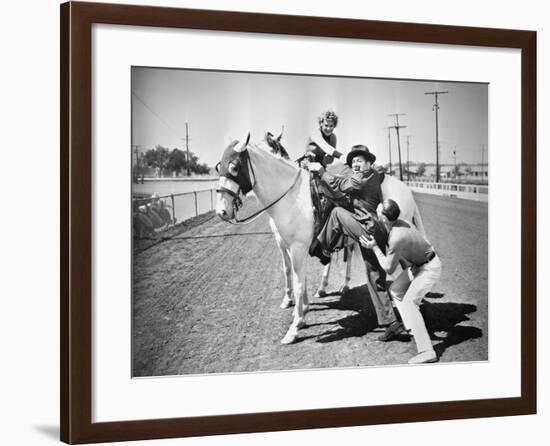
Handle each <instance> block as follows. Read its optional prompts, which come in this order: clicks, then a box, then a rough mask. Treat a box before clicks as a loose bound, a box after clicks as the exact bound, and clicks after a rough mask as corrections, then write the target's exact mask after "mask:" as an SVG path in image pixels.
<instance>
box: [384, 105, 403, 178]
mask: <svg viewBox="0 0 550 446" xmlns="http://www.w3.org/2000/svg"><path fill="white" fill-rule="evenodd" d="M403 115H405V113H391V114H389V115H388V116H395V125H392V126H391V127H390V128H392V129H395V132H396V133H397V153H398V154H399V179H400V180H401V181H403V165H402V163H401V138H400V137H399V129H404V128H406V127H407V126H406V125H399V116H403Z"/></svg>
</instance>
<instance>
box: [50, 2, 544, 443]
mask: <svg viewBox="0 0 550 446" xmlns="http://www.w3.org/2000/svg"><path fill="white" fill-rule="evenodd" d="M96 23H101V24H115V25H131V26H151V27H153V26H154V27H172V28H189V29H200V30H216V31H237V32H251V33H273V34H286V35H298V36H317V37H337V38H354V39H370V40H384V41H390V42H397V41H398V42H416V43H435V44H449V45H470V46H483V47H497V48H515V49H520V50H521V117H522V121H521V132H522V134H521V144H522V147H521V159H522V166H521V176H522V180H521V181H522V183H521V184H522V190H521V228H522V236H521V265H522V272H521V287H522V294H521V396H520V397H517V398H500V399H481V400H468V401H443V402H432V403H415V404H399V405H386V406H367V407H349V408H325V409H316V410H304V411H284V412H272V413H250V414H233V415H223V416H201V417H188V418H171V419H155V420H134V421H121V422H108V423H105V422H102V423H92V311H91V309H92V293H91V290H92V283H91V279H92V271H91V269H92V200H91V197H92V161H91V160H92V146H91V140H92V125H91V109H92V89H91V85H92V79H91V75H92V40H91V30H92V24H96ZM60 43H61V169H60V170H61V247H60V249H61V414H60V415H61V440H62V441H64V442H67V443H71V444H74V443H89V442H102V441H127V440H142V439H154V438H169V437H186V436H201V435H216V434H230V433H248V432H266V431H276V430H292V429H312V428H323V427H344V426H356V425H369V424H372V425H374V424H383V423H398V422H414V421H429V420H444V419H463V418H475V417H494V416H509V415H525V414H534V413H536V390H537V386H536V33H535V32H532V31H518V30H504V29H486V28H471V27H456V26H440V25H424V24H411V23H393V22H377V21H366V20H349V19H333V18H318V17H302V16H285V15H268V14H256V13H240V12H223V11H206V10H190V9H175V8H161V7H147V6H128V5H114V4H93V3H78V2H70V3H65V4H63V5H61V42H60Z"/></svg>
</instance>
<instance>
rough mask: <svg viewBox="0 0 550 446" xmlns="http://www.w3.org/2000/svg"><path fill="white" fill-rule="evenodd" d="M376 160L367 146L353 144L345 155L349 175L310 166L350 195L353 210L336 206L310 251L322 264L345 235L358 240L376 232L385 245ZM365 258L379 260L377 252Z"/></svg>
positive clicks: (338, 188) (340, 190)
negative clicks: (378, 214)
mask: <svg viewBox="0 0 550 446" xmlns="http://www.w3.org/2000/svg"><path fill="white" fill-rule="evenodd" d="M375 160H376V156H374V154H372V153H371V152H370V151H369V149H368V147H367V146H364V145H362V144H359V145H355V146H353V147H352V148H351V151H350V153H348V155H347V157H346V164H347V165H348V166H349V167H351V169H352V172H351V174H350V175H346V176H334V175H331V174H330V173H328V172H327V171H326V170H325V169H324V168H323V166H322V165H319V164H310V165H309V170H310V171H313V172H318V174H319V175H320V177H321V179H322V180H323V181H324V182H325V183H326V184H327V185H328V186H329V187H330V188H331V189H332V190H334V191H337V192H342V193H344V194H346V195H348V197H349V198H350V201H351V207H352V209H353V212H350V211H348V210H346V209H344V208H341V207H337V208H334V209H333V210H332V212H331V214H330V216H329V218H328V220H327V222H326V224H325V226H324V227H323V229H322V231H321V233H320V234H319V236H318V237H317V243H315V242H314V243H313V244H312V249H311V250H310V254H311V255H316V256H317V257H320V258H321V262H322V263H324V262H326V260H327V259H326V258H323V256H324V257H326V256H327V255H328V254H329V253H330V252H332V251H334V249H335V248H336V247H337V246H338V242H339V241H340V240H341V236H342V235H347V236H348V237H351V238H352V239H353V240H355V241H357V242H359V238H360V237H361V235H373V236H374V237H376V238H377V240H378V241H379V245H380V246H385V244H386V243H385V241H386V238H387V234H386V232H385V230H384V228H383V227H382V225H380V224H379V222H378V220H377V217H376V208H377V207H378V205H379V204H380V203H381V202H382V190H381V189H380V177H379V174H378V173H377V172H376V171H375V170H374V169H373V168H372V164H373V163H374V161H375ZM365 260H368V261H370V260H372V261H373V262H372V263H373V266H376V264H377V263H378V262H377V260H376V257H374V255H371V256H370V258H369V259H365ZM327 263H328V262H327ZM377 269H379V268H377Z"/></svg>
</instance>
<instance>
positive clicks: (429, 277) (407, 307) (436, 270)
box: [389, 255, 441, 353]
mask: <svg viewBox="0 0 550 446" xmlns="http://www.w3.org/2000/svg"><path fill="white" fill-rule="evenodd" d="M440 276H441V260H439V257H438V256H437V255H436V256H435V257H434V258H433V259H432V260H431V261H430V262H428V263H426V264H425V265H422V266H418V267H416V266H413V267H411V268H407V269H406V270H404V271H403V272H402V273H401V274H400V275H399V277H397V279H396V280H395V281H394V282H393V283H392V285H391V287H390V290H389V291H390V294H391V296H392V297H393V299H394V302H395V306H396V307H397V309H398V310H399V313H400V314H401V318H402V319H403V324H404V325H405V328H407V330H410V332H411V334H412V336H413V337H414V341H415V342H416V348H417V350H418V352H419V353H420V352H424V351H426V350H432V349H433V347H432V341H431V340H430V335H429V334H428V330H426V324H425V323H424V319H423V318H422V314H421V313H420V309H419V307H418V306H419V305H420V302H421V301H422V298H423V297H424V296H425V295H426V293H427V292H428V291H430V290H431V289H432V287H433V286H434V285H435V283H436V282H437V281H438V280H439V278H440Z"/></svg>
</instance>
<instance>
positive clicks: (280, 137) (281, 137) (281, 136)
mask: <svg viewBox="0 0 550 446" xmlns="http://www.w3.org/2000/svg"><path fill="white" fill-rule="evenodd" d="M284 132H285V126H284V125H283V128H282V129H281V134H280V135H279V136H277V142H281V139H283V133H284Z"/></svg>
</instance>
